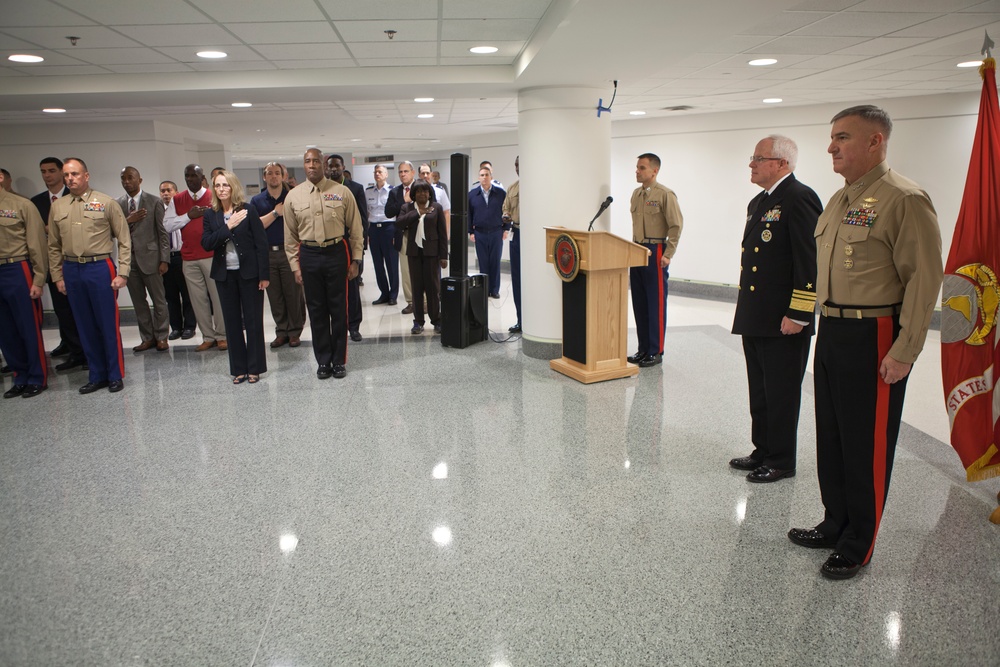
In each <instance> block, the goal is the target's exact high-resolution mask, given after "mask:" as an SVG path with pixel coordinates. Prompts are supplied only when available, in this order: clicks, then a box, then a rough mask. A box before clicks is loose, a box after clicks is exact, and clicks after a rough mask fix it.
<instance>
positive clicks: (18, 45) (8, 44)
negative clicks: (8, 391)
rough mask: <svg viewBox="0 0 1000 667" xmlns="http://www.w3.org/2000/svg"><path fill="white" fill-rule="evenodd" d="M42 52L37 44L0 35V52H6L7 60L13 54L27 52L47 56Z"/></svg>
mask: <svg viewBox="0 0 1000 667" xmlns="http://www.w3.org/2000/svg"><path fill="white" fill-rule="evenodd" d="M67 44H68V42H67ZM42 50H43V49H41V48H39V47H38V46H37V45H36V44H33V43H31V42H26V41H24V40H23V39H18V38H16V37H11V36H10V35H5V34H3V33H0V51H4V52H5V53H4V59H5V60H6V58H7V56H8V55H10V54H11V53H24V52H25V51H27V52H29V53H33V54H35V55H39V56H44V55H45V54H43V53H40V51H42Z"/></svg>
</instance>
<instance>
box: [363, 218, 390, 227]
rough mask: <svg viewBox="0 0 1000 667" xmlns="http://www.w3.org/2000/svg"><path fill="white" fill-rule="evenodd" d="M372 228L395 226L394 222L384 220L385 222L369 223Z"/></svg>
mask: <svg viewBox="0 0 1000 667" xmlns="http://www.w3.org/2000/svg"><path fill="white" fill-rule="evenodd" d="M369 224H370V225H371V226H372V227H385V226H386V225H394V224H396V223H395V221H394V220H386V221H385V222H372V223H369Z"/></svg>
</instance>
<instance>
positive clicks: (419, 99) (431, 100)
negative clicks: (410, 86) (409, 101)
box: [413, 97, 434, 102]
mask: <svg viewBox="0 0 1000 667" xmlns="http://www.w3.org/2000/svg"><path fill="white" fill-rule="evenodd" d="M413 101H414V102H433V101H434V98H433V97H414V98H413Z"/></svg>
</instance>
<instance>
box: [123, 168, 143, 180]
mask: <svg viewBox="0 0 1000 667" xmlns="http://www.w3.org/2000/svg"><path fill="white" fill-rule="evenodd" d="M126 171H134V172H135V175H136V176H138V177H140V178H142V174H140V173H139V170H138V169H136V168H135V167H133V166H132V165H126V166H125V168H124V169H122V173H123V174H124V173H125V172H126Z"/></svg>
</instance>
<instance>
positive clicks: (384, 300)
mask: <svg viewBox="0 0 1000 667" xmlns="http://www.w3.org/2000/svg"><path fill="white" fill-rule="evenodd" d="M383 303H389V297H387V296H380V297H379V298H377V299H375V300H374V301H372V305H373V306H381V305H382V304H383Z"/></svg>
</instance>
